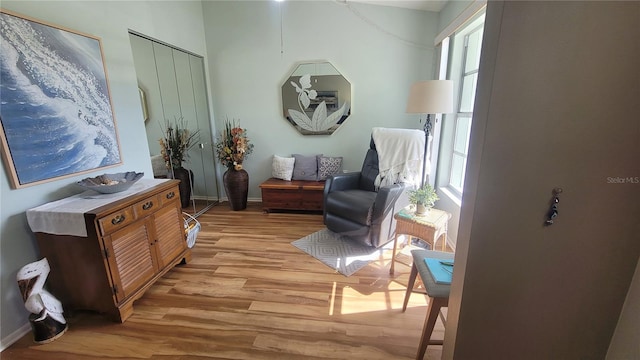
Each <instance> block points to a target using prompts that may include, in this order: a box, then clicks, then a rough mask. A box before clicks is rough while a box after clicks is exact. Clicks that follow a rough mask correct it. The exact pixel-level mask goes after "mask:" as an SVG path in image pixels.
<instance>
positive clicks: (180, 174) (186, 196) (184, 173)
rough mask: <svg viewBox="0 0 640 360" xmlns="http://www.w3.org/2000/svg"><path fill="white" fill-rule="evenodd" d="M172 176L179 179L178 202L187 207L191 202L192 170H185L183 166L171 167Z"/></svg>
mask: <svg viewBox="0 0 640 360" xmlns="http://www.w3.org/2000/svg"><path fill="white" fill-rule="evenodd" d="M173 178H174V179H176V180H180V185H178V188H179V189H180V203H181V204H182V207H183V208H186V207H189V203H191V185H192V182H193V171H191V170H187V169H185V168H183V167H179V168H174V169H173Z"/></svg>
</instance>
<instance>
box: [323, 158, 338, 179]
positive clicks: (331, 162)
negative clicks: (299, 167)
mask: <svg viewBox="0 0 640 360" xmlns="http://www.w3.org/2000/svg"><path fill="white" fill-rule="evenodd" d="M341 171H342V156H319V157H318V180H319V181H323V180H327V178H328V177H329V176H331V175H335V174H338V173H339V172H341Z"/></svg>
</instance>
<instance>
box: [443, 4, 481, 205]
mask: <svg viewBox="0 0 640 360" xmlns="http://www.w3.org/2000/svg"><path fill="white" fill-rule="evenodd" d="M483 33H484V11H481V12H480V13H479V14H477V15H476V16H474V17H473V18H472V19H471V20H469V21H468V22H467V23H466V24H464V25H463V26H462V27H461V28H460V30H458V31H457V32H456V33H455V34H453V35H451V36H449V37H448V38H447V39H444V40H443V54H442V55H443V60H442V63H443V64H446V66H447V69H446V73H447V74H448V76H447V77H448V78H449V79H451V80H453V83H454V94H456V95H454V96H455V99H454V104H455V109H456V111H455V113H453V114H447V115H445V116H444V121H443V124H442V133H441V138H440V139H441V140H440V141H441V144H440V158H439V162H438V175H437V177H438V181H437V182H438V186H439V187H440V188H444V189H446V190H447V191H448V193H450V194H451V195H452V196H453V197H454V198H457V201H460V200H461V199H462V193H463V188H464V177H465V169H466V166H467V155H468V150H469V137H470V136H471V124H472V123H473V107H474V102H475V95H476V88H477V85H478V68H479V66H480V50H481V47H482V35H483ZM444 44H450V46H448V48H449V51H448V52H447V50H446V49H445V46H444ZM444 52H447V53H446V54H445V53H444ZM446 55H448V60H449V61H446V60H445V59H446V58H447V56H446Z"/></svg>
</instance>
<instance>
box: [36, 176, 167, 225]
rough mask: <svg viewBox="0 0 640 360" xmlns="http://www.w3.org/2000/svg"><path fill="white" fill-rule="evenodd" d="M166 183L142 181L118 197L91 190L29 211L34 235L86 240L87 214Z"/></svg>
mask: <svg viewBox="0 0 640 360" xmlns="http://www.w3.org/2000/svg"><path fill="white" fill-rule="evenodd" d="M165 181H169V179H140V180H138V182H136V183H135V184H133V185H132V186H131V187H130V188H129V189H127V190H125V191H122V192H119V193H114V194H101V193H99V192H96V191H93V190H87V191H85V192H83V193H80V194H77V195H73V196H70V197H67V198H64V199H60V200H58V201H53V202H50V203H47V204H44V205H40V206H38V207H35V208H33V209H29V210H27V222H28V223H29V227H31V231H33V232H43V233H47V234H55V235H73V236H81V237H86V236H87V228H86V226H85V224H84V213H85V212H87V211H89V210H93V209H95V208H98V207H100V206H104V205H107V204H109V203H112V202H114V201H117V200H120V199H124V198H126V197H129V196H132V195H134V194H136V193H138V192H141V191H144V190H147V189H149V188H151V187H153V186H156V185H158V184H160V183H162V182H165Z"/></svg>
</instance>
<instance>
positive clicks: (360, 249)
mask: <svg viewBox="0 0 640 360" xmlns="http://www.w3.org/2000/svg"><path fill="white" fill-rule="evenodd" d="M291 245H293V246H295V247H297V248H298V249H300V250H302V251H304V252H306V253H307V254H309V255H311V256H313V257H314V258H316V259H318V260H320V261H321V262H323V263H324V264H325V265H327V266H329V267H330V268H332V269H334V270H336V271H337V272H339V273H340V274H342V275H344V276H350V275H352V274H353V273H355V272H356V271H358V270H360V269H362V268H363V267H364V266H366V265H367V264H369V263H370V262H372V261H374V260H378V259H380V257H381V256H382V252H383V251H385V250H387V248H390V249H392V248H393V241H392V242H390V243H389V244H387V245H385V246H384V247H382V248H378V249H376V248H372V247H370V246H364V245H360V244H357V243H355V242H353V240H349V239H348V238H346V237H344V236H342V235H340V234H337V233H334V232H333V231H331V230H329V229H323V230H320V231H317V232H314V233H313V234H311V235H307V236H305V237H303V238H302V239H300V240H296V241H294V242H292V243H291ZM389 246H391V247H389Z"/></svg>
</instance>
